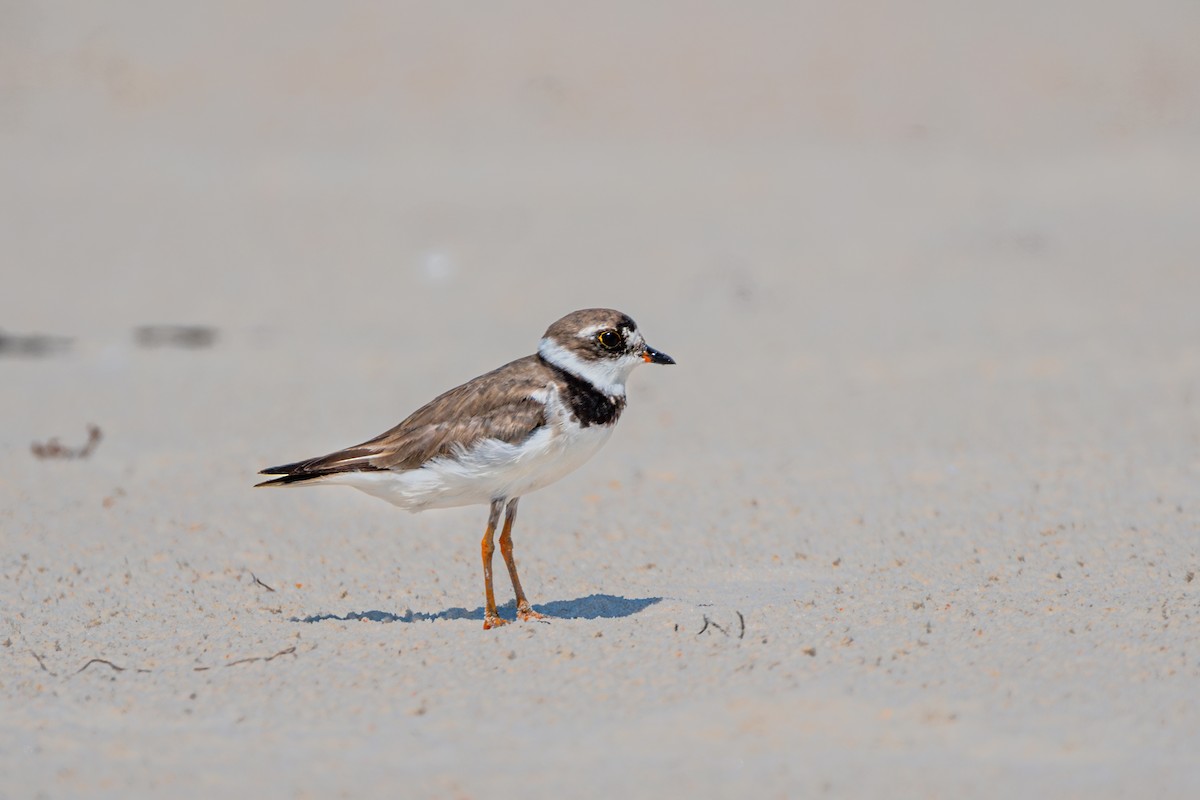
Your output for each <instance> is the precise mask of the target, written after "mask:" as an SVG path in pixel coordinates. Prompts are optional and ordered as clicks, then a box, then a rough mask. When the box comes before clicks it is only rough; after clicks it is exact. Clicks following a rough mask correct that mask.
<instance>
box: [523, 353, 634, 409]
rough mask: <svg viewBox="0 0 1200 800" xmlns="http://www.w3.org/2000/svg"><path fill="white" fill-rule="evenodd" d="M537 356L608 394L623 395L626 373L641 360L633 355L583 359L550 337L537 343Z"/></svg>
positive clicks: (613, 395) (627, 374) (627, 376)
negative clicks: (590, 359) (597, 359)
mask: <svg viewBox="0 0 1200 800" xmlns="http://www.w3.org/2000/svg"><path fill="white" fill-rule="evenodd" d="M538 355H540V356H541V357H542V358H544V359H546V360H547V361H549V362H550V363H551V364H553V365H554V366H556V367H558V368H559V369H562V370H565V371H567V372H569V373H571V374H572V375H574V376H575V377H576V378H580V379H582V380H585V381H587V382H588V383H590V384H591V385H592V386H594V387H596V389H597V390H598V391H600V392H603V393H604V394H606V395H608V396H609V397H624V396H625V381H626V380H627V379H628V378H629V373H630V372H632V371H633V368H634V367H636V366H637V365H638V364H641V363H642V359H641V358H640V357H638V356H633V355H625V356H622V357H621V358H605V359H601V360H599V361H584V360H583V359H581V358H580V357H579V356H577V355H575V354H574V353H572V352H571V351H570V350H568V349H566V348H565V347H563V346H562V345H560V344H559V343H558V342H556V341H554V340H553V339H542V341H541V343H540V344H539V345H538Z"/></svg>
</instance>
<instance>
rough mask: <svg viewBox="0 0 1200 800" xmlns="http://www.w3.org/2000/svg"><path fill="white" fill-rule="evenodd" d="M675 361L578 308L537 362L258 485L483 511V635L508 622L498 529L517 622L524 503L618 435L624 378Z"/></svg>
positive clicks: (627, 322) (525, 609) (623, 327)
mask: <svg viewBox="0 0 1200 800" xmlns="http://www.w3.org/2000/svg"><path fill="white" fill-rule="evenodd" d="M647 363H649V364H674V363H675V359H673V358H671V357H670V356H669V355H667V354H666V353H663V352H661V351H659V350H655V349H654V348H653V347H651V346H650V345H648V344H646V341H645V339H644V338H643V336H642V333H641V332H640V330H639V329H638V326H637V324H636V323H635V322H634V321H633V319H632V318H630V317H629V316H628V315H627V314H624V313H622V312H620V311H616V310H614V309H610V308H585V309H580V310H578V311H573V312H571V313H570V314H567V315H566V316H565V317H562V318H561V319H559V320H558V321H557V322H555V323H553V324H552V325H550V327H549V328H547V329H546V332H545V334H544V335H543V336H542V338H541V341H540V342H539V343H538V348H537V352H536V353H534V354H533V355H529V356H525V357H524V358H518V359H517V360H515V361H511V362H509V363H508V364H505V365H504V366H502V367H499V368H497V369H494V370H492V371H491V372H488V373H485V374H483V375H480V376H479V377H477V378H474V379H472V380H470V381H467V382H466V383H464V384H462V385H461V386H457V387H455V388H453V389H450V390H449V391H447V392H444V393H443V394H441V395H438V396H437V397H435V398H434V399H433V400H431V401H430V402H428V403H426V404H425V405H424V406H422V407H421V408H419V409H417V410H416V411H414V412H413V413H412V414H410V415H409V416H408V417H407V418H406V419H405V420H404V421H403V422H401V423H400V424H399V425H396V426H395V427H393V428H391V429H390V430H387V431H385V432H384V433H382V434H380V435H379V436H376V437H375V438H373V439H368V440H367V441H365V442H363V443H362V444H357V445H354V446H352V447H347V448H345V449H343V450H338V451H337V452H334V453H330V454H328V455H324V456H319V457H317V458H309V459H306V460H304V461H296V462H293V463H291V464H283V465H281V466H277V467H268V468H267V469H264V470H262V471H261V472H260V473H259V474H261V475H272V476H279V477H274V478H272V479H271V480H267V481H264V482H262V483H259V484H256V486H260V487H261V486H266V487H278V486H316V485H328V484H335V485H347V486H352V487H354V488H356V489H360V490H361V491H364V492H366V493H367V494H370V495H373V496H375V497H379V498H381V499H383V500H387V501H388V502H390V503H392V504H393V505H396V506H399V507H400V508H403V509H405V510H407V511H410V512H418V511H424V510H426V509H434V508H453V507H457V506H469V505H487V506H488V507H489V510H488V518H487V525H486V527H485V528H484V533H483V538H482V540H481V541H480V551H481V556H482V560H483V582H484V599H485V605H484V612H483V627H484V630H489V629H491V628H496V627H499V626H501V625H505V624H507V620H505V619H503V618H502V617H501V616H500V615H499V613H497V611H496V597H495V592H494V589H493V586H492V556H493V554H494V552H495V533H496V528H497V526H498V525H499V524H500V517H501V514H502V513H503V515H504V525H503V528H502V529H501V531H500V539H499V543H500V554H501V556H502V557H503V558H504V563H505V565H506V566H507V567H508V576H509V579H510V580H511V581H512V586H513V592H514V594H515V595H516V603H517V618H518V619H520V620H522V621H529V620H540V619H545V617H544V615H542V614H540V613H539V612H537V611H534V610H533V607H532V606H531V605H530V603H529V600H528V599H527V598H526V596H525V592H524V590H523V589H522V587H521V580H520V578H519V577H518V576H517V565H516V561H515V560H514V559H513V544H512V528H513V523H514V522H515V521H516V517H517V505H518V503H519V501H520V499H521V498H522V497H523V496H524V495H526V494H528V493H530V492H533V491H536V490H538V489H542V488H544V487H546V486H548V485H549V484H551V483H553V482H555V481H557V480H558V479H559V478H562V477H563V476H565V475H567V474H568V473H570V472H573V471H574V470H575V469H577V468H578V467H580V466H581V465H582V464H583V463H584V462H586V461H587V460H588V459H590V458H591V457H592V456H593V455H595V454H596V453H597V452H598V451H599V450H600V448H601V447H602V446H603V445H604V443H605V442H606V441H608V438H609V437H610V436H611V435H612V432H613V428H614V427H615V426H616V424H617V421H618V420H619V419H620V418H621V412H622V411H624V410H625V403H626V396H625V382H626V380H627V379H628V378H629V375H630V373H632V372H633V370H634V369H635V368H637V367H638V366H640V365H642V364H647Z"/></svg>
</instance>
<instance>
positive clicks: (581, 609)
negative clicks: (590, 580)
mask: <svg viewBox="0 0 1200 800" xmlns="http://www.w3.org/2000/svg"><path fill="white" fill-rule="evenodd" d="M661 600H662V598H661V597H639V598H630V597H616V596H615V595H611V594H590V595H588V596H587V597H579V598H577V599H575V600H551V601H550V602H549V603H539V604H538V605H535V606H534V607H533V610H534V611H537V612H539V613H542V614H545V615H546V616H547V617H553V618H556V619H617V618H620V617H630V616H633V615H634V614H637V613H639V612H641V611H643V610H644V609H646V608H647V607H649V606H652V605H654V604H655V603H657V602H659V601H661ZM496 610H497V611H499V612H500V616H501V617H503V618H504V619H507V620H513V619H516V618H517V602H516V601H515V600H510V601H509V602H507V603H505V604H504V605H502V606H499V607H498V608H497V609H496ZM331 619H332V620H338V621H340V622H355V621H362V620H365V621H368V622H425V621H433V620H441V619H476V620H482V619H483V606H480V607H479V608H476V609H472V610H470V611H468V610H467V609H465V608H447V609H445V610H443V611H435V612H433V613H428V612H425V611H412V610H409V611H405V612H404V613H403V614H395V613H393V612H391V611H351V612H349V613H347V614H313V615H312V616H308V617H292V618H291V621H292V622H310V623H311V622H324V621H326V620H331Z"/></svg>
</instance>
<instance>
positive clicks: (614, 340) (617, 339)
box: [596, 331, 621, 350]
mask: <svg viewBox="0 0 1200 800" xmlns="http://www.w3.org/2000/svg"><path fill="white" fill-rule="evenodd" d="M596 341H597V342H599V343H600V346H601V347H603V348H604V349H605V350H616V349H617V348H619V347H620V346H621V334H619V333H617V332H616V331H600V333H598V334H596Z"/></svg>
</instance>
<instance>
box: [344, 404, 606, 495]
mask: <svg viewBox="0 0 1200 800" xmlns="http://www.w3.org/2000/svg"><path fill="white" fill-rule="evenodd" d="M612 430H613V426H612V425H591V426H589V427H586V428H581V427H580V426H579V425H578V424H577V423H575V421H574V420H563V419H561V418H560V419H559V420H558V421H557V422H556V424H553V425H547V426H546V427H544V428H541V429H540V430H538V431H537V432H536V433H534V434H533V435H532V436H530V437H529V438H528V439H526V440H525V441H524V442H522V443H520V444H509V443H507V442H502V441H500V440H498V439H484V440H482V441H480V442H478V443H476V444H475V445H473V446H472V447H471V448H470V449H469V450H466V451H464V452H461V453H459V454H457V455H456V456H447V457H442V458H435V459H433V460H432V461H430V462H429V463H427V464H426V465H425V466H423V467H421V468H419V469H411V470H405V471H403V472H392V471H384V472H346V473H341V474H338V475H333V476H330V477H329V478H328V479H325V480H323V481H322V483H331V484H334V483H336V484H345V485H348V486H353V487H355V488H356V489H361V490H362V491H364V492H366V493H367V494H371V495H374V496H376V497H379V498H381V499H383V500H387V501H388V502H389V503H392V504H394V505H397V506H400V507H401V508H405V509H408V510H409V511H422V510H424V509H426V508H453V507H455V506H468V505H475V504H478V503H490V502H491V501H492V500H495V499H500V498H508V497H520V496H521V495H524V494H528V493H529V492H534V491H537V490H538V489H541V488H542V487H544V486H548V485H550V484H551V483H554V481H556V480H558V479H559V478H561V477H563V476H564V475H567V474H568V473H570V472H572V471H574V470H575V469H576V468H578V467H579V466H580V465H581V464H583V462H585V461H587V460H588V459H589V458H591V457H592V456H594V455H595V454H596V452H597V451H598V450H599V449H600V448H601V447H602V446H603V445H604V443H605V442H606V441H608V437H609V436H610V435H612Z"/></svg>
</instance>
